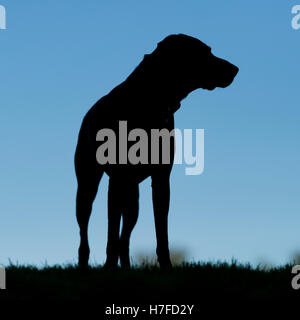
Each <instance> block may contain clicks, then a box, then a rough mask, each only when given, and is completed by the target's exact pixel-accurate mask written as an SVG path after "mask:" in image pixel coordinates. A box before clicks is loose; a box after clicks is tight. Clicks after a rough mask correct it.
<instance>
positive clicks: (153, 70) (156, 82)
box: [125, 55, 193, 114]
mask: <svg viewBox="0 0 300 320" xmlns="http://www.w3.org/2000/svg"><path fill="white" fill-rule="evenodd" d="M160 67H161V66H159V67H157V66H156V65H155V60H154V59H153V57H152V55H145V57H144V59H143V60H142V62H141V63H140V64H139V65H138V66H137V67H136V69H135V70H134V71H133V72H132V73H131V74H130V75H129V77H128V78H127V79H126V81H125V83H127V86H129V87H130V88H133V90H134V93H133V95H134V96H135V97H137V101H139V102H140V101H143V103H146V104H147V105H148V106H149V107H150V108H151V109H159V110H157V111H158V112H159V113H161V114H174V113H175V112H176V111H177V110H178V109H179V108H180V106H181V104H180V102H181V100H183V99H184V98H185V97H186V96H187V95H188V94H189V93H190V92H191V91H193V90H192V89H189V88H184V87H183V85H182V84H177V83H176V79H172V78H170V77H169V76H168V75H165V74H163V71H161V70H160ZM145 97H146V99H147V100H146V101H145Z"/></svg>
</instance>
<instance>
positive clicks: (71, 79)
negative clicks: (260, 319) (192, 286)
mask: <svg viewBox="0 0 300 320" xmlns="http://www.w3.org/2000/svg"><path fill="white" fill-rule="evenodd" d="M299 3H300V1H299ZM0 4H1V5H4V6H5V7H6V10H7V30H0V81H1V82H0V137H1V138H0V152H1V160H0V264H1V263H2V264H5V265H6V264H7V263H8V259H9V258H10V259H11V260H12V261H13V262H19V263H33V264H39V265H40V264H43V263H45V261H47V262H48V263H49V264H54V263H64V262H75V261H76V258H77V247H78V243H79V235H78V227H77V223H76V220H75V203H74V200H75V193H76V180H75V173H74V168H73V155H74V151H75V147H76V141H77V134H78V130H79V127H80V124H81V120H82V118H83V116H84V114H85V113H86V112H87V110H88V109H89V108H90V107H91V106H92V105H93V103H94V102H96V101H97V100H98V99H99V98H100V97H101V96H103V95H104V94H106V93H108V92H109V91H110V90H111V89H112V88H113V87H114V86H116V85H117V84H119V83H120V82H121V81H123V80H124V79H125V78H126V77H127V76H128V74H129V73H130V72H131V71H132V70H133V69H134V67H135V66H136V65H137V64H138V63H139V62H140V61H141V59H142V58H143V55H144V54H145V53H150V52H151V51H152V50H153V49H154V48H155V47H156V44H157V42H159V41H160V40H162V39H163V38H164V37H165V36H167V35H168V34H171V33H186V34H189V35H191V36H195V37H197V38H199V39H201V40H202V41H204V42H206V43H207V44H208V45H210V46H211V47H212V49H213V53H214V54H216V55H217V56H220V57H222V58H225V59H228V60H230V61H231V62H232V63H234V64H236V65H238V66H239V68H240V73H239V74H238V77H237V78H236V80H235V82H234V83H233V85H232V86H230V87H229V88H227V89H216V90H215V91H213V92H208V91H204V90H198V91H196V92H194V93H192V94H191V95H190V96H189V97H188V98H187V99H186V100H184V101H183V103H182V107H181V109H180V110H179V111H178V112H177V113H176V116H175V121H176V127H177V128H181V129H184V128H193V129H195V128H203V129H204V130H205V170H204V173H203V174H202V175H200V176H185V175H184V167H183V166H175V167H174V170H173V172H172V178H171V185H172V193H171V208H170V219H169V220H170V224H169V234H170V245H171V248H177V249H181V250H186V251H187V254H188V258H189V260H190V261H198V260H202V261H207V260H215V261H216V260H219V259H220V260H231V258H232V257H234V258H236V259H238V260H239V261H241V262H248V261H249V262H251V263H252V264H257V263H258V262H268V263H274V264H282V263H285V262H288V261H289V260H290V258H291V255H292V254H293V253H294V252H295V251H297V250H300V200H299V190H300V169H299V168H300V151H299V138H300V129H299V121H300V109H299V74H300V63H299V56H300V30H299V31H295V30H293V29H292V27H291V19H292V14H291V9H292V6H293V5H295V4H297V2H295V1H271V0H265V1H258V0H255V1H247V2H246V1H240V0H230V1H223V0H218V1H216V0H215V1H211V0H203V1H198V0H197V1H196V0H195V1H180V2H179V1H177V2H174V1H157V0H155V1H151V2H150V1H137V0H136V1H126V2H125V1H98V0H87V1H77V0H72V1H71V0H61V1H58V0H57V1H46V0H45V1H38V0H26V1H16V0H15V1H11V0H9V1H8V0H0ZM140 193H141V198H140V217H139V221H138V224H137V226H136V228H135V230H134V232H133V235H132V239H131V248H132V255H133V256H134V255H135V254H136V253H139V252H154V250H155V232H154V221H153V213H152V204H151V187H150V180H149V179H148V180H146V181H144V182H143V183H142V185H141V188H140ZM106 196H107V178H105V179H103V180H102V182H101V185H100V188H99V193H98V197H97V199H96V201H95V204H94V211H93V215H92V218H91V221H90V232H89V234H90V244H91V262H96V263H102V262H103V261H104V258H105V246H106V228H107V213H106V209H107V207H106V201H107V200H106Z"/></svg>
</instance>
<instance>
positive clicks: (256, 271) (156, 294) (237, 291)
mask: <svg viewBox="0 0 300 320" xmlns="http://www.w3.org/2000/svg"><path fill="white" fill-rule="evenodd" d="M291 268H292V266H291V265H286V266H283V267H277V268H271V269H269V270H262V269H261V268H252V267H251V266H250V265H243V264H238V263H237V262H235V261H233V262H232V263H231V264H228V263H220V262H219V263H193V264H182V265H180V266H176V267H174V268H173V269H172V270H160V269H159V268H158V267H156V266H148V265H144V266H140V267H134V268H132V269H130V270H122V269H117V270H110V271H108V270H105V269H103V268H102V267H101V266H93V267H89V268H88V269H87V270H79V269H78V268H77V267H76V266H74V265H66V266H51V267H49V266H46V267H43V268H37V267H34V266H18V265H10V266H8V267H7V268H6V274H7V290H6V291H1V296H0V300H4V301H7V302H8V301H24V302H28V301H40V300H43V301H45V300H47V301H49V300H50V301H69V300H71V301H79V300H81V301H82V300H85V301H89V302H90V303H94V302H96V303H98V304H99V303H100V304H101V305H103V306H105V305H112V304H113V303H114V304H123V305H126V304H127V305H132V304H167V303H170V304H174V303H177V304H185V303H186V304H198V305H202V306H207V305H208V304H209V303H217V304H218V303H220V302H225V301H226V305H227V306H229V305H233V306H234V305H236V304H239V303H246V304H249V305H250V304H251V305H253V303H264V304H266V303H269V302H271V303H275V302H277V301H280V302H282V301H290V302H293V301H296V299H299V298H300V297H299V293H300V292H298V291H296V290H293V289H292V287H291V280H292V277H293V275H292V274H291ZM299 291H300V290H299ZM298 301H300V300H298Z"/></svg>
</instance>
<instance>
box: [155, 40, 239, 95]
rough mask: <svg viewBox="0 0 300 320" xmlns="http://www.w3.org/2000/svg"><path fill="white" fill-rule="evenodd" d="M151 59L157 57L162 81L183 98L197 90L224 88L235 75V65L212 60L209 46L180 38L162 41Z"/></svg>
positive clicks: (236, 68)
mask: <svg viewBox="0 0 300 320" xmlns="http://www.w3.org/2000/svg"><path fill="white" fill-rule="evenodd" d="M152 55H154V56H155V57H157V61H159V68H160V70H161V69H162V70H164V75H165V77H163V81H165V80H167V83H169V84H170V85H172V86H173V87H174V88H175V89H176V90H178V89H179V88H182V89H184V90H185V91H186V92H185V95H187V94H188V93H189V92H191V91H193V90H195V89H198V88H202V89H207V90H213V89H215V88H216V87H220V88H226V87H227V86H229V85H230V84H231V83H232V81H233V79H234V78H235V76H236V75H237V73H238V71H239V68H238V67H236V66H235V65H233V64H231V63H230V62H228V61H226V60H223V59H220V58H218V57H216V56H214V55H213V54H212V52H211V48H210V47H209V46H207V45H206V44H204V43H203V42H201V41H200V40H198V39H196V38H193V37H190V36H187V35H184V34H177V35H170V36H168V37H166V38H165V39H164V40H162V41H161V42H159V43H158V45H157V48H156V49H155V50H154V52H153V53H152ZM167 75H168V76H167ZM166 77H167V79H166Z"/></svg>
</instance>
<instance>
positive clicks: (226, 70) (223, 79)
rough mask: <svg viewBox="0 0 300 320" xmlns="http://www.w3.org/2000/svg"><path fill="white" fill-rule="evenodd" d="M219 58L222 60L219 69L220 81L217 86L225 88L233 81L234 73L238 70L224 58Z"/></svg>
mask: <svg viewBox="0 0 300 320" xmlns="http://www.w3.org/2000/svg"><path fill="white" fill-rule="evenodd" d="M220 60H221V61H222V62H221V67H220V70H219V72H220V78H219V79H220V83H219V85H218V87H220V88H226V87H228V86H229V85H230V84H231V83H232V82H233V80H234V78H235V77H236V75H237V74H238V72H239V68H238V67H237V66H235V65H233V64H232V63H230V62H228V61H226V60H222V59H220Z"/></svg>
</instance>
